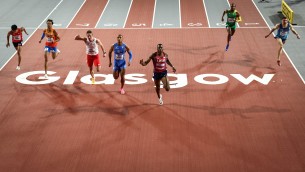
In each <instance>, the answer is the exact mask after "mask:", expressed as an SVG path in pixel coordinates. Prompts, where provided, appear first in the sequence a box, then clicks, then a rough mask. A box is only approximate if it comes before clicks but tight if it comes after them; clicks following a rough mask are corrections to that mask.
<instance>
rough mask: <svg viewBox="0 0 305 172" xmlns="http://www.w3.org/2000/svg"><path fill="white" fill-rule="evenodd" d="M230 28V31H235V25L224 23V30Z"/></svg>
mask: <svg viewBox="0 0 305 172" xmlns="http://www.w3.org/2000/svg"><path fill="white" fill-rule="evenodd" d="M228 27H230V28H231V29H232V30H236V23H234V24H229V23H226V28H228Z"/></svg>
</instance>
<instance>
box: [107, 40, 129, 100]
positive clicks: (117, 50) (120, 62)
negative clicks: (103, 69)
mask: <svg viewBox="0 0 305 172" xmlns="http://www.w3.org/2000/svg"><path fill="white" fill-rule="evenodd" d="M117 39H118V42H117V43H115V44H113V45H112V46H111V48H110V50H109V67H111V66H112V62H111V59H112V52H113V51H114V65H113V78H114V79H118V78H119V76H120V75H121V89H120V93H121V94H125V91H124V84H125V71H126V60H125V53H126V51H127V52H128V54H129V61H128V63H127V65H128V66H130V62H131V60H132V53H131V51H130V49H129V47H128V46H127V45H126V44H124V43H123V36H122V35H121V34H119V35H118V37H117Z"/></svg>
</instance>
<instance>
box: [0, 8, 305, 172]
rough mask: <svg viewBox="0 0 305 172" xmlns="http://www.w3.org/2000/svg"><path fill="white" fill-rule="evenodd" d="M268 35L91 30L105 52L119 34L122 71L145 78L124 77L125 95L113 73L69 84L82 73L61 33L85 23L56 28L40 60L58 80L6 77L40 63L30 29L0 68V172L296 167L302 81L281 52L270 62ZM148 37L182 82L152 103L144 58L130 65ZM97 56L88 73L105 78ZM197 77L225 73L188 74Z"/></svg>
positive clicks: (303, 150) (146, 49) (78, 55)
mask: <svg viewBox="0 0 305 172" xmlns="http://www.w3.org/2000/svg"><path fill="white" fill-rule="evenodd" d="M239 7H240V5H239ZM240 8H241V7H240ZM240 11H241V10H240ZM75 22H77V23H79V21H75ZM268 31H269V30H268V29H238V30H237V32H236V35H235V36H234V37H233V40H232V43H231V45H230V49H229V51H228V52H224V45H225V43H226V42H225V37H226V31H225V29H208V28H206V29H156V30H153V29H145V30H132V29H128V30H124V29H122V30H119V29H117V30H109V29H106V30H98V29H94V30H93V32H94V35H95V36H96V37H98V38H101V41H102V42H103V44H104V45H105V47H106V49H107V50H108V49H109V48H110V45H111V44H113V43H114V42H115V41H116V36H117V34H118V33H122V34H123V35H124V39H125V40H124V41H125V42H126V43H127V44H128V45H129V47H130V48H131V50H132V51H133V54H134V60H133V63H132V65H131V66H130V67H129V68H128V69H127V73H128V74H130V73H141V74H145V77H144V78H146V79H147V80H148V82H147V83H145V84H141V85H126V92H127V94H126V95H120V94H119V93H118V88H119V82H118V81H116V83H115V84H114V85H86V84H84V83H82V82H80V78H81V77H82V76H84V75H88V73H89V72H88V68H87V65H86V62H85V45H84V43H82V42H80V41H79V42H77V41H74V40H73V39H74V36H75V35H76V34H81V35H84V34H85V32H86V30H59V31H58V32H59V34H60V36H61V38H62V41H61V42H60V44H59V48H60V49H61V52H62V53H61V54H60V56H59V57H58V59H56V60H54V61H52V60H51V59H50V64H49V70H51V71H56V72H57V73H56V75H57V76H61V79H60V80H59V81H56V82H54V83H52V84H48V85H36V86H32V85H23V84H20V83H18V82H17V81H16V80H15V78H16V76H18V75H19V74H21V73H23V72H28V71H36V70H43V61H44V60H43V52H42V50H43V45H42V44H38V43H37V42H38V40H39V38H40V35H41V31H38V32H36V33H35V34H34V35H33V37H32V38H31V40H29V41H28V42H27V43H26V45H25V46H24V48H23V57H24V60H23V62H22V70H21V71H16V70H15V65H16V59H17V58H16V57H14V58H13V60H12V61H11V62H9V63H8V65H7V66H6V67H5V68H4V69H3V70H2V71H1V72H0V82H1V84H0V93H1V99H0V138H1V141H0V160H1V161H0V169H1V171H31V172H32V171H132V172H134V171H139V172H142V171H146V172H150V171H152V172H153V171H158V172H160V171H161V172H162V171H164V172H171V171H173V172H174V171H175V172H176V171H181V172H184V171H213V172H218V171H227V172H230V171H234V172H236V171H253V172H257V171H265V172H271V171H272V172H273V171H274V172H275V171H276V172H287V171H297V172H301V171H304V169H305V167H304V164H305V162H304V159H305V147H304V143H305V132H304V131H305V124H304V120H305V116H304V114H305V108H304V104H305V99H304V96H305V89H304V87H305V86H304V84H303V83H302V81H301V80H300V78H299V77H298V75H297V73H296V72H295V70H294V68H293V67H292V66H291V64H290V63H289V61H288V60H287V58H286V57H285V56H283V58H282V61H283V62H282V63H283V66H281V67H278V66H277V65H276V49H277V44H276V42H275V41H274V40H272V39H265V38H264V35H265V34H266V33H268ZM258 35H259V36H258ZM160 42H161V43H163V44H164V48H165V50H164V51H166V52H167V53H168V54H169V58H170V60H171V61H172V63H173V64H174V65H175V66H176V68H177V72H178V74H187V78H188V84H187V85H186V86H185V87H182V88H177V89H172V90H171V91H170V92H169V93H165V91H164V90H161V92H162V94H163V96H164V103H165V104H164V105H163V106H159V105H158V104H157V103H158V99H157V97H156V93H155V91H154V87H153V82H152V81H151V73H152V64H149V65H148V66H147V67H142V66H140V65H139V64H138V62H139V60H140V59H142V58H147V57H148V56H149V55H150V54H151V53H152V52H154V51H155V47H156V44H157V43H160ZM101 60H102V70H101V72H100V73H103V74H111V73H112V69H111V68H109V67H108V58H105V59H104V58H102V59H101ZM71 70H78V71H80V73H79V74H78V77H77V80H76V81H75V83H74V84H73V85H63V82H64V80H65V78H66V76H67V74H68V72H69V71H71ZM205 73H215V74H221V75H224V76H226V77H228V78H229V81H228V82H227V83H225V84H221V85H214V86H211V85H204V84H200V83H198V82H195V81H194V77H195V76H197V75H200V74H205ZM270 73H271V74H274V77H273V79H272V80H271V82H270V83H269V84H268V85H262V84H260V83H258V82H255V81H254V82H252V83H251V84H249V85H244V84H242V83H241V82H239V81H238V80H236V79H235V78H233V77H232V76H230V74H242V75H243V76H244V77H248V76H249V75H250V74H254V75H256V76H259V77H262V76H263V75H264V74H270ZM37 78H38V76H32V77H30V78H29V79H31V80H37ZM170 80H174V78H172V77H170Z"/></svg>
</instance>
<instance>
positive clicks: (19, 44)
mask: <svg viewBox="0 0 305 172" xmlns="http://www.w3.org/2000/svg"><path fill="white" fill-rule="evenodd" d="M13 45H14V47H15V48H17V47H18V46H22V41H20V42H13Z"/></svg>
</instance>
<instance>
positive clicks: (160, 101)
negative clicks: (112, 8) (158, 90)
mask: <svg viewBox="0 0 305 172" xmlns="http://www.w3.org/2000/svg"><path fill="white" fill-rule="evenodd" d="M159 104H160V105H163V100H162V94H160V98H159Z"/></svg>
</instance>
